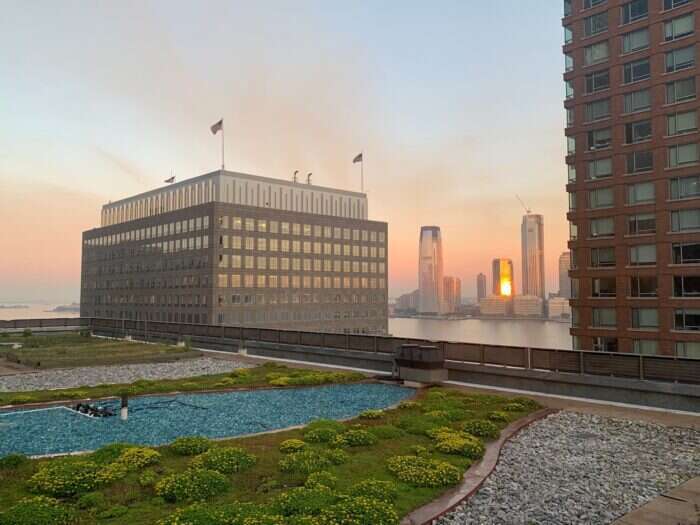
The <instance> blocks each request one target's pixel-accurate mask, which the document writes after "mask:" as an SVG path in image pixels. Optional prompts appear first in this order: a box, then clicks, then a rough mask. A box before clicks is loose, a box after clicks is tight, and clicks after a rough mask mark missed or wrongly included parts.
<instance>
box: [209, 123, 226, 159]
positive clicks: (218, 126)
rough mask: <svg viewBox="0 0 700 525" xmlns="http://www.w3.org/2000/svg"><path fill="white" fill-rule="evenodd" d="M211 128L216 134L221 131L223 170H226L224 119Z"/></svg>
mask: <svg viewBox="0 0 700 525" xmlns="http://www.w3.org/2000/svg"><path fill="white" fill-rule="evenodd" d="M209 129H211V132H212V133H213V134H214V135H216V134H217V133H218V132H219V131H221V171H224V119H221V120H219V122H217V123H216V124H214V125H213V126H212V127H211V128H209Z"/></svg>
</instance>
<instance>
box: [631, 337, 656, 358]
mask: <svg viewBox="0 0 700 525" xmlns="http://www.w3.org/2000/svg"><path fill="white" fill-rule="evenodd" d="M632 351H633V352H634V353H635V354H642V355H656V354H658V353H659V343H658V341H654V340H652V339H635V340H634V341H632Z"/></svg>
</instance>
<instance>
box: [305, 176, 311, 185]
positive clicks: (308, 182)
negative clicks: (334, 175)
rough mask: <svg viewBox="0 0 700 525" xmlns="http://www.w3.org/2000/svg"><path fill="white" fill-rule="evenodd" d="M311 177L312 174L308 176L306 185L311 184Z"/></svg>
mask: <svg viewBox="0 0 700 525" xmlns="http://www.w3.org/2000/svg"><path fill="white" fill-rule="evenodd" d="M311 175H312V173H309V174H308V175H307V176H306V184H311Z"/></svg>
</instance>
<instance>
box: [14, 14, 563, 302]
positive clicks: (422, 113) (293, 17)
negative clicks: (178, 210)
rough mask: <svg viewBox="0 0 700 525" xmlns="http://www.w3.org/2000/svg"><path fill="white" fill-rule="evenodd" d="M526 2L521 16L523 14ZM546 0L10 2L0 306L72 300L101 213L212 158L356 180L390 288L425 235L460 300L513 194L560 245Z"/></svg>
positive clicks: (556, 113) (500, 252)
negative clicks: (436, 236) (380, 242)
mask: <svg viewBox="0 0 700 525" xmlns="http://www.w3.org/2000/svg"><path fill="white" fill-rule="evenodd" d="M533 7H534V8H533ZM560 19H561V2H537V3H535V4H534V6H533V5H527V6H526V5H524V4H523V3H522V2H516V1H515V0H505V1H503V2H498V3H495V4H494V3H483V4H482V5H478V4H476V3H472V2H459V1H449V2H448V1H444V2H440V3H439V4H431V5H428V4H424V3H419V2H385V3H381V4H380V3H378V2H352V3H347V2H321V1H299V2H293V3H292V2H282V1H279V2H274V1H265V2H258V3H257V4H256V5H252V4H251V3H250V2H216V1H210V2H207V3H206V9H202V8H201V6H200V5H199V4H196V3H194V2H172V1H171V2H164V1H163V2H156V1H148V2H119V3H111V4H110V3H86V2H78V1H66V2H61V3H56V2H49V1H37V2H32V3H23V2H12V3H9V4H5V5H4V6H3V19H2V21H1V22H0V77H1V78H3V82H0V99H1V100H3V101H4V102H5V103H3V104H0V220H1V221H2V227H1V228H0V253H1V255H0V302H8V301H31V300H47V301H54V302H70V301H73V300H77V299H78V298H79V293H80V290H79V284H80V238H81V233H82V231H84V230H86V229H89V228H92V227H95V226H97V225H98V220H99V212H100V206H101V205H102V204H103V203H105V202H107V201H109V200H117V199H119V198H122V197H125V196H128V195H131V194H135V193H140V192H143V191H146V190H149V189H152V188H154V187H157V186H159V185H161V184H162V181H163V180H164V179H166V178H168V177H169V176H170V174H171V171H172V172H174V174H175V176H176V177H177V178H178V179H183V178H189V177H192V176H195V175H199V174H202V173H205V172H209V171H212V170H215V169H217V168H218V166H219V163H220V157H219V155H220V153H219V148H220V143H219V139H218V137H213V136H212V135H211V134H210V132H209V126H210V125H211V124H212V123H214V122H216V121H217V120H218V119H219V118H221V117H223V118H224V120H225V130H226V167H227V169H231V170H234V171H242V172H247V173H255V174H259V175H264V176H269V177H276V178H286V179H289V178H291V176H292V173H293V171H294V170H297V169H298V170H300V172H301V173H304V174H305V173H307V172H313V174H314V175H313V182H314V183H315V184H319V185H323V186H334V187H339V188H345V189H352V190H359V185H360V181H359V168H358V166H357V165H355V166H353V165H352V163H351V161H352V158H353V157H354V156H355V154H357V153H358V152H360V151H364V156H365V189H366V191H367V193H368V197H369V213H370V218H371V219H376V220H383V221H387V222H388V223H389V275H390V283H389V284H390V295H391V296H396V295H399V294H400V293H404V292H407V291H411V290H413V289H415V288H416V287H417V257H418V236H419V231H420V227H421V226H422V225H428V224H431V225H432V224H434V225H438V226H440V227H441V229H442V235H443V239H444V240H443V242H444V252H445V274H446V275H455V276H457V277H460V278H461V279H462V282H463V294H464V295H465V296H470V295H475V292H474V288H475V283H474V279H475V276H476V274H477V273H479V272H484V273H486V274H487V276H490V263H491V260H492V259H493V258H494V257H509V258H512V259H513V262H514V265H515V277H516V278H515V282H516V289H517V290H520V285H521V283H520V281H521V279H520V275H521V267H520V222H521V218H522V215H523V213H524V211H523V209H522V207H521V206H520V205H519V203H518V202H517V200H516V197H515V194H518V195H520V196H521V197H522V199H523V200H524V201H525V202H526V203H527V205H528V206H529V207H530V208H531V209H532V210H533V212H534V213H541V214H543V215H544V220H545V248H546V253H545V266H546V276H547V284H548V291H556V289H557V287H558V284H557V278H558V276H557V271H558V266H557V259H558V257H559V255H560V254H561V252H562V251H564V250H565V249H566V239H567V223H566V216H565V214H566V206H567V203H566V192H565V190H564V187H565V182H566V174H565V166H564V162H563V157H564V154H565V151H564V141H563V138H562V137H563V136H562V128H563V126H564V116H563V109H562V97H563V84H562V76H561V75H562V71H563V64H562V57H561V47H560V46H561V43H562V39H561V34H562V30H561V24H560Z"/></svg>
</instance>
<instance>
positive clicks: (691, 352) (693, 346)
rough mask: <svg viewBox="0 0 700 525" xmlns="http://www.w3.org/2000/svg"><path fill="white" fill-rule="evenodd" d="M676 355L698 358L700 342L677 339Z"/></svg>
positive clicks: (699, 357) (699, 355)
mask: <svg viewBox="0 0 700 525" xmlns="http://www.w3.org/2000/svg"><path fill="white" fill-rule="evenodd" d="M676 355H677V356H678V357H686V358H690V359H700V342H698V341H677V342H676Z"/></svg>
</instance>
